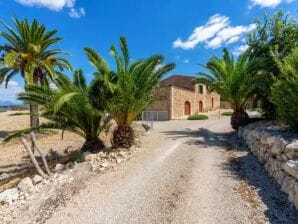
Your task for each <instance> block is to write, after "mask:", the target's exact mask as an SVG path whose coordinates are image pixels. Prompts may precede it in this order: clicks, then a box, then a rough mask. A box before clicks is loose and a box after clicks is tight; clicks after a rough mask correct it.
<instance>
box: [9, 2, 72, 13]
mask: <svg viewBox="0 0 298 224" xmlns="http://www.w3.org/2000/svg"><path fill="white" fill-rule="evenodd" d="M15 1H16V2H19V3H21V4H22V5H25V6H37V7H45V8H49V9H51V10H55V11H60V10H62V9H63V8H64V7H67V8H73V7H74V6H75V2H76V0H15Z"/></svg>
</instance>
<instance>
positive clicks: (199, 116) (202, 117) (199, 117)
mask: <svg viewBox="0 0 298 224" xmlns="http://www.w3.org/2000/svg"><path fill="white" fill-rule="evenodd" d="M187 120H208V116H207V115H204V114H196V115H190V116H189V117H188V118H187Z"/></svg>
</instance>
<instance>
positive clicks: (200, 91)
mask: <svg viewBox="0 0 298 224" xmlns="http://www.w3.org/2000/svg"><path fill="white" fill-rule="evenodd" d="M203 93H204V91H203V85H199V94H203Z"/></svg>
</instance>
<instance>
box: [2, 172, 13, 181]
mask: <svg viewBox="0 0 298 224" xmlns="http://www.w3.org/2000/svg"><path fill="white" fill-rule="evenodd" d="M10 177H11V175H9V174H7V173H2V174H1V175H0V181H3V180H7V179H8V178H10Z"/></svg>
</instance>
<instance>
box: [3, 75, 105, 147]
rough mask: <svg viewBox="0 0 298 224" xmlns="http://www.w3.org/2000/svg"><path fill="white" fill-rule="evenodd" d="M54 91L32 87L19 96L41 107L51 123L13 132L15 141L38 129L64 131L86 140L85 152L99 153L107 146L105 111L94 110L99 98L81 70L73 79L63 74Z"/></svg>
mask: <svg viewBox="0 0 298 224" xmlns="http://www.w3.org/2000/svg"><path fill="white" fill-rule="evenodd" d="M53 83H54V84H55V86H54V88H53V87H49V86H46V85H42V86H37V85H28V86H27V90H26V92H24V93H21V94H19V98H18V99H19V100H23V101H24V102H26V103H34V104H38V105H40V106H41V113H40V116H41V117H44V118H46V119H47V120H48V121H49V122H47V123H44V124H41V125H40V126H39V127H35V128H30V129H26V130H22V131H18V132H16V133H12V134H11V135H10V136H8V138H7V139H6V140H7V141H8V140H10V139H11V138H15V137H18V136H20V135H21V134H25V133H28V132H30V131H32V130H34V129H38V128H39V129H61V130H68V131H71V132H74V133H76V134H78V135H80V136H81V137H83V138H84V139H85V144H84V145H83V147H82V150H83V151H97V150H100V149H102V148H103V147H104V144H103V142H102V141H101V140H100V139H99V135H100V133H101V131H102V130H103V129H104V128H105V127H106V124H107V122H108V119H107V116H106V115H105V113H104V111H101V110H98V109H96V108H94V107H93V105H92V102H91V99H92V98H96V97H97V96H96V95H92V93H91V91H90V85H88V84H87V83H86V80H85V77H84V75H83V72H82V71H81V70H78V71H75V72H74V75H73V80H71V79H69V78H68V77H67V76H65V75H62V74H59V77H58V78H56V79H54V81H53Z"/></svg>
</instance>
